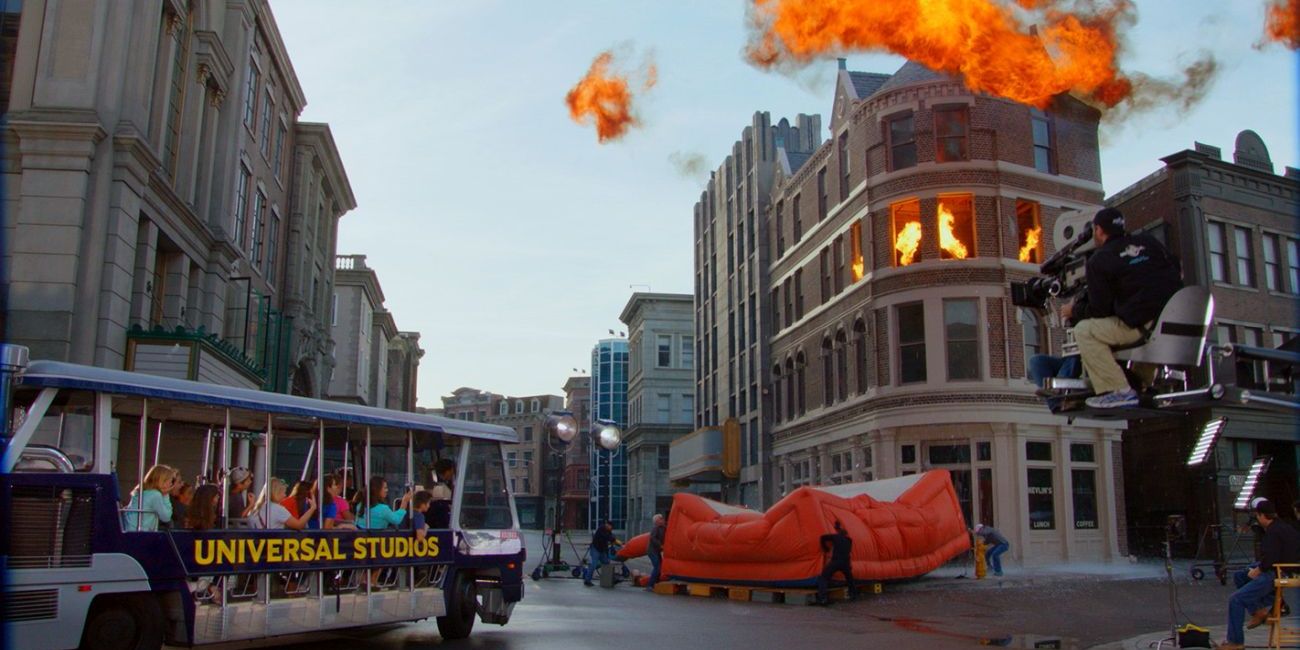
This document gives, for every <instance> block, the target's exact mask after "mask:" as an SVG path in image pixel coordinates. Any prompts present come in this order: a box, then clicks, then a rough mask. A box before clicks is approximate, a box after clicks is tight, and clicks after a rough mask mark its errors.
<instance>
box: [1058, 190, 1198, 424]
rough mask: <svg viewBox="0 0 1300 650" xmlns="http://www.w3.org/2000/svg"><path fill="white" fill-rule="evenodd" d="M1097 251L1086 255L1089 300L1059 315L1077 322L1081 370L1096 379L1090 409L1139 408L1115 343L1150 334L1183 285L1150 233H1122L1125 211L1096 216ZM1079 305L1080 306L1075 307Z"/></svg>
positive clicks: (1067, 307)
mask: <svg viewBox="0 0 1300 650" xmlns="http://www.w3.org/2000/svg"><path fill="white" fill-rule="evenodd" d="M1092 236H1093V239H1094V240H1095V241H1096V242H1097V251H1096V252H1095V253H1094V254H1093V255H1092V257H1091V258H1089V259H1088V265H1087V267H1086V278H1087V280H1086V282H1087V285H1088V301H1087V303H1086V304H1080V303H1078V302H1077V301H1076V302H1075V303H1071V304H1068V305H1065V306H1064V307H1062V308H1061V317H1062V318H1063V319H1065V320H1067V321H1074V322H1076V323H1077V324H1076V325H1075V327H1074V340H1075V342H1076V343H1078V344H1079V356H1080V358H1081V359H1082V361H1083V368H1084V370H1085V371H1087V373H1088V377H1089V378H1090V379H1091V380H1092V388H1093V392H1095V393H1096V396H1095V397H1090V398H1088V399H1087V400H1086V403H1087V405H1088V406H1090V407H1092V408H1103V409H1105V408H1121V407H1125V406H1136V405H1137V403H1138V395H1137V391H1135V390H1133V388H1131V387H1130V386H1129V384H1128V380H1127V378H1125V376H1124V370H1123V369H1122V368H1120V366H1119V363H1118V362H1116V361H1115V357H1114V356H1112V350H1111V348H1112V347H1115V346H1124V345H1132V344H1134V343H1137V342H1139V341H1141V340H1142V339H1144V338H1146V336H1147V334H1149V333H1150V328H1151V327H1152V326H1153V325H1154V322H1155V320H1156V318H1157V317H1158V316H1159V315H1160V310H1161V309H1162V308H1164V306H1165V303H1166V302H1168V301H1169V298H1170V297H1172V296H1173V295H1174V293H1176V292H1177V291H1178V290H1179V289H1180V288H1182V286H1183V283H1182V280H1181V279H1180V278H1179V272H1178V267H1177V265H1176V264H1175V263H1174V261H1173V260H1172V259H1171V258H1170V257H1169V254H1168V253H1167V252H1166V251H1165V247H1164V246H1162V245H1161V244H1160V242H1159V241H1157V240H1156V239H1155V238H1154V237H1151V236H1150V235H1129V234H1125V232H1124V215H1123V214H1122V213H1120V211H1119V210H1116V209H1115V208H1104V209H1102V210H1100V211H1098V212H1097V214H1096V216H1094V217H1093V218H1092ZM1076 305H1078V308H1077V310H1076Z"/></svg>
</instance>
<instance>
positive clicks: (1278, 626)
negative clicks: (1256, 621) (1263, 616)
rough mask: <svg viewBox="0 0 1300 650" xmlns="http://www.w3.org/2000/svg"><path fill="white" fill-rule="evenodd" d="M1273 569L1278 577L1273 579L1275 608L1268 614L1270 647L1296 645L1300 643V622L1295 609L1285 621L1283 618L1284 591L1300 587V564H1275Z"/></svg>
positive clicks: (1299, 604)
mask: <svg viewBox="0 0 1300 650" xmlns="http://www.w3.org/2000/svg"><path fill="white" fill-rule="evenodd" d="M1273 569H1274V570H1275V571H1277V578H1276V579H1274V580H1273V587H1274V588H1275V589H1274V592H1273V610H1272V611H1271V612H1269V615H1268V623H1269V625H1270V626H1271V630H1270V631H1269V634H1268V647H1270V648H1283V647H1295V645H1296V644H1300V623H1298V622H1297V621H1296V620H1295V618H1296V614H1297V613H1296V612H1294V611H1293V612H1292V616H1291V617H1290V618H1288V619H1285V621H1284V619H1283V618H1282V592H1283V590H1284V589H1300V564H1274V565H1273ZM1292 602H1296V601H1294V600H1293V601H1292ZM1297 605H1298V606H1300V603H1297ZM1283 644H1286V645H1283Z"/></svg>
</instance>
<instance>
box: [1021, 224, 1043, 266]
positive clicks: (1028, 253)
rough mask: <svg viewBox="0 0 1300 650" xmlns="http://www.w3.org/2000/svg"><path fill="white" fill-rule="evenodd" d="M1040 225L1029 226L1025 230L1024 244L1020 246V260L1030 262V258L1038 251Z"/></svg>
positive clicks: (1041, 232)
mask: <svg viewBox="0 0 1300 650" xmlns="http://www.w3.org/2000/svg"><path fill="white" fill-rule="evenodd" d="M1042 234H1043V229H1042V228H1041V227H1036V228H1030V229H1029V230H1028V231H1026V232H1025V245H1024V246H1021V247H1020V261H1021V262H1030V261H1033V260H1032V259H1031V258H1032V257H1034V256H1035V255H1037V253H1038V238H1039V237H1040V236H1042Z"/></svg>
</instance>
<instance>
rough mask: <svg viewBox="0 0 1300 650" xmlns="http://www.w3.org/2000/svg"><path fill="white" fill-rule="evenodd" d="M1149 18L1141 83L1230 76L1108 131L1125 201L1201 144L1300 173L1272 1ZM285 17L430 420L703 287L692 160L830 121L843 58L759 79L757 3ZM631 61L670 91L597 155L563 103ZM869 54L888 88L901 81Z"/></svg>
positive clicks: (1186, 6)
mask: <svg viewBox="0 0 1300 650" xmlns="http://www.w3.org/2000/svg"><path fill="white" fill-rule="evenodd" d="M1137 5H1138V22H1137V24H1136V25H1135V26H1134V27H1133V28H1132V29H1131V30H1129V32H1128V38H1127V44H1128V50H1127V52H1126V55H1125V57H1124V58H1123V67H1124V69H1125V70H1127V71H1138V72H1143V73H1147V74H1151V75H1155V76H1170V75H1173V74H1174V73H1176V70H1177V69H1178V64H1179V62H1180V61H1181V62H1184V63H1185V62H1187V61H1190V59H1191V58H1192V57H1194V55H1195V51H1194V50H1193V49H1192V48H1194V47H1195V48H1203V49H1207V50H1210V51H1211V52H1213V53H1214V54H1215V56H1216V58H1217V59H1218V60H1219V63H1220V71H1219V74H1218V76H1217V78H1216V81H1215V83H1214V85H1213V87H1212V88H1211V90H1210V93H1209V95H1208V96H1207V97H1206V99H1205V101H1203V102H1202V103H1201V104H1199V105H1198V106H1197V107H1196V108H1195V109H1194V110H1192V111H1191V112H1190V113H1187V114H1179V113H1177V112H1175V111H1173V110H1171V109H1157V110H1154V111H1151V112H1149V113H1146V114H1144V115H1138V116H1135V117H1133V118H1132V119H1130V120H1128V121H1126V122H1125V123H1124V124H1122V125H1107V126H1104V127H1103V133H1102V138H1103V143H1104V147H1103V150H1102V173H1103V180H1104V183H1105V187H1106V193H1107V194H1108V195H1109V194H1113V193H1114V192H1117V191H1119V190H1120V189H1123V188H1124V187H1125V186H1127V185H1129V184H1130V183H1132V182H1134V181H1136V180H1138V179H1139V178H1141V177H1142V176H1144V175H1146V174H1148V173H1150V172H1152V171H1154V170H1156V169H1157V168H1158V167H1159V166H1160V162H1159V158H1160V157H1161V156H1165V155H1168V154H1170V153H1174V152H1175V151H1179V150H1182V149H1185V148H1190V147H1191V146H1192V143H1193V141H1200V142H1204V143H1207V144H1211V145H1215V146H1218V147H1221V148H1222V149H1223V150H1224V155H1225V156H1226V157H1231V155H1232V149H1233V142H1234V139H1235V137H1236V134H1237V133H1238V132H1239V131H1241V130H1242V129H1248V128H1249V129H1254V130H1255V131H1256V132H1257V133H1259V134H1260V135H1261V136H1262V137H1263V139H1264V142H1265V143H1266V144H1267V145H1268V147H1269V150H1270V153H1271V154H1272V158H1273V161H1274V164H1275V165H1276V168H1277V170H1278V171H1279V172H1281V170H1282V165H1292V166H1300V165H1297V159H1298V156H1297V153H1298V151H1297V150H1298V149H1300V147H1298V146H1297V125H1296V89H1297V83H1296V82H1297V69H1296V56H1295V54H1294V53H1292V52H1289V51H1287V50H1285V49H1284V48H1282V47H1281V46H1270V47H1265V48H1263V49H1257V48H1255V47H1253V44H1254V43H1255V42H1256V41H1257V40H1258V39H1259V35H1260V34H1261V33H1262V25H1263V0H1214V1H1205V0H1196V1H1176V0H1138V2H1137ZM271 6H272V10H273V11H274V13H275V16H276V20H277V22H278V23H279V27H280V31H281V33H282V35H283V37H284V40H285V43H286V46H287V48H288V51H289V56H290V58H291V59H292V61H293V65H294V68H295V70H296V72H297V75H298V79H299V81H300V83H301V84H302V87H303V89H304V92H305V93H306V96H307V102H308V105H307V108H306V110H305V111H304V113H303V115H302V119H304V120H309V121H321V122H328V123H329V124H330V127H331V129H332V130H333V132H334V137H335V139H336V141H337V143H338V146H339V150H340V152H341V154H342V157H343V162H344V164H345V165H346V167H347V172H348V176H349V178H350V180H351V182H352V189H353V191H354V192H355V193H356V197H357V201H358V204H359V206H358V208H357V209H356V210H354V211H352V212H351V213H349V214H347V215H346V216H345V217H344V218H343V220H342V224H341V226H340V233H339V246H338V252H339V253H340V254H352V253H360V254H365V255H368V256H369V257H368V262H369V264H370V265H371V266H372V267H373V268H375V269H376V270H377V272H378V273H379V278H380V282H381V283H382V285H383V287H384V293H385V295H386V298H387V306H388V308H389V310H390V311H392V313H393V316H394V318H395V319H396V321H397V326H398V328H400V329H403V330H416V331H419V332H420V333H421V335H422V338H421V343H422V345H423V346H424V348H425V350H426V354H425V356H424V359H423V361H422V363H421V368H420V380H419V381H420V385H419V400H420V404H421V405H422V406H429V407H433V406H440V405H441V402H440V401H439V399H438V398H439V396H441V395H447V394H449V393H450V392H451V391H452V390H454V389H455V388H457V387H459V386H474V387H478V388H483V389H488V390H493V391H496V392H501V393H506V394H510V395H529V394H538V393H553V394H561V393H562V391H561V387H562V386H563V384H564V381H565V379H566V378H567V377H568V376H569V375H571V374H572V371H571V369H572V368H575V367H576V368H579V369H588V368H589V367H590V361H589V359H590V351H591V347H592V345H593V344H594V343H595V341H596V340H597V339H599V338H602V337H607V336H608V330H610V329H614V330H616V331H617V330H625V329H626V328H624V326H623V325H622V323H620V322H619V321H618V315H619V313H620V312H621V311H622V308H623V306H624V305H625V304H626V303H627V299H628V297H629V296H630V295H631V293H632V292H633V291H635V290H644V289H645V285H649V286H650V287H651V288H652V289H653V290H654V291H656V292H677V293H690V291H691V277H692V272H693V270H692V266H691V247H692V233H691V211H692V206H693V205H694V204H695V202H696V200H697V199H698V198H699V194H700V191H701V190H702V188H703V186H704V184H705V182H706V181H707V179H708V173H707V172H703V173H699V174H696V175H694V176H684V175H682V174H681V173H680V171H679V170H678V168H677V167H676V166H674V165H673V164H672V163H671V162H670V159H671V157H672V156H673V155H674V154H675V153H676V154H680V155H687V156H689V155H692V154H697V155H701V156H703V157H704V159H705V160H707V167H708V168H716V166H717V165H719V164H720V163H721V161H722V159H723V158H724V157H725V156H726V154H727V153H728V152H729V151H730V148H731V145H732V143H733V142H734V141H735V140H736V139H737V138H738V137H739V135H740V132H741V130H742V129H743V128H744V126H745V125H746V124H748V123H749V122H750V119H751V116H752V114H753V112H754V111H755V110H765V111H770V112H771V114H772V117H773V121H776V120H777V119H779V118H780V117H782V116H791V117H792V116H794V115H795V114H797V113H800V112H803V113H821V114H823V116H827V115H828V114H829V112H830V104H831V100H832V94H833V83H834V70H835V65H836V64H835V61H834V60H833V59H832V60H829V61H827V62H824V63H820V64H816V65H814V66H813V67H812V68H810V69H808V70H806V71H805V72H803V73H800V74H798V75H796V76H794V77H791V76H784V75H780V74H772V73H767V72H762V71H759V70H756V69H754V68H752V67H750V66H749V65H748V64H746V63H745V62H744V60H743V57H742V50H743V48H744V45H745V42H746V37H747V34H746V30H745V22H744V7H745V4H744V3H743V2H740V1H737V0H711V1H709V2H699V1H696V0H659V1H657V2H642V1H639V0H636V1H634V0H628V1H625V2H601V3H597V2H585V3H583V2H558V1H556V2H523V1H515V2H508V1H505V0H474V1H472V2H406V3H375V4H370V3H357V2H355V0H351V1H345V0H272V3H271ZM358 7H365V8H366V10H362V9H358ZM380 7H383V9H380ZM1192 44H1194V45H1192ZM609 48H614V49H615V51H616V52H620V53H624V54H627V55H630V56H629V57H628V58H626V59H625V60H630V61H632V62H639V61H640V60H641V59H642V57H643V56H644V55H645V54H646V53H647V52H649V53H650V54H651V55H652V56H653V58H654V61H655V63H656V65H657V66H658V70H659V82H658V84H657V85H656V86H655V88H654V89H653V90H652V91H651V92H650V93H648V94H646V95H644V96H643V97H642V98H641V99H640V101H639V102H638V104H637V110H638V113H639V114H640V116H641V118H642V124H641V126H640V127H639V128H637V129H634V130H633V131H632V132H631V133H629V134H628V135H627V136H626V137H624V138H623V139H622V140H621V141H618V142H614V143H612V144H607V145H598V144H597V143H596V137H595V132H594V129H593V128H591V127H582V126H579V125H577V124H574V123H573V122H571V121H570V120H569V118H568V113H567V110H566V108H565V106H564V95H565V93H566V92H567V91H568V89H569V88H570V87H571V86H572V85H573V84H574V83H575V82H576V81H577V80H578V79H579V78H580V77H581V76H582V75H583V74H584V73H585V72H586V70H587V68H588V66H589V65H590V64H591V60H592V59H593V58H594V57H595V56H596V54H598V53H599V52H600V51H602V50H605V49H609ZM848 58H849V68H850V69H852V70H862V71H869V72H886V73H892V72H893V71H895V70H896V69H897V68H898V67H899V65H901V64H902V59H900V58H898V57H893V56H885V55H875V54H872V55H865V54H864V55H856V56H855V55H850V56H849V57H848ZM828 122H829V120H828V119H826V118H825V117H824V119H823V124H827V123H828ZM631 285H637V287H636V289H633V288H631Z"/></svg>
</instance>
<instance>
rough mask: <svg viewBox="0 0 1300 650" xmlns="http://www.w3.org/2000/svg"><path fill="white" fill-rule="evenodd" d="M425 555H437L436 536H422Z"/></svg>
mask: <svg viewBox="0 0 1300 650" xmlns="http://www.w3.org/2000/svg"><path fill="white" fill-rule="evenodd" d="M424 549H425V557H438V550H439V549H438V538H437V537H426V538H424Z"/></svg>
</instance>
